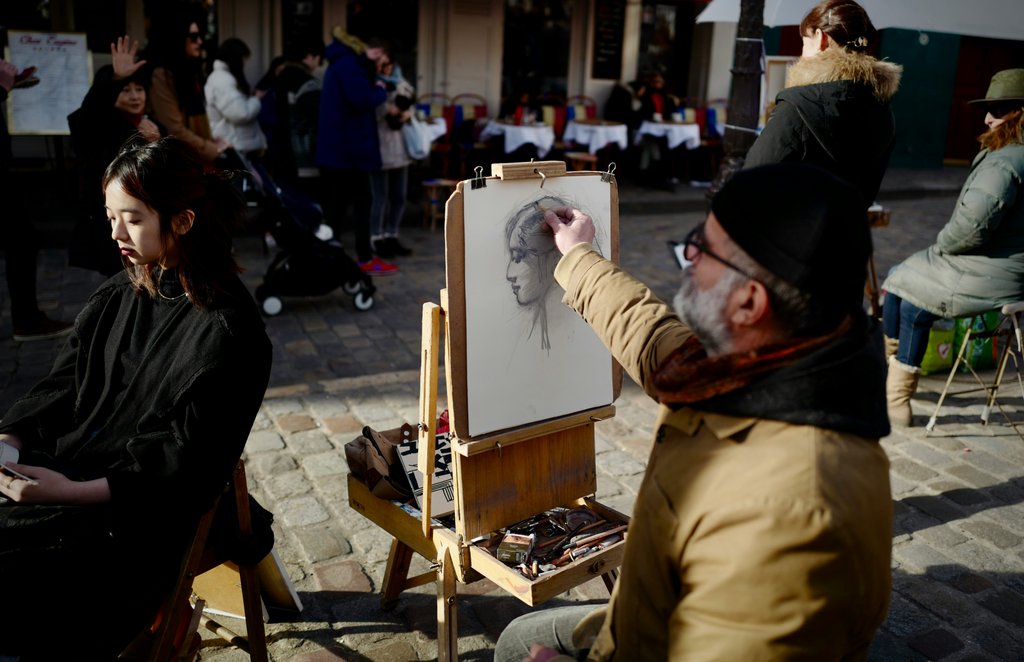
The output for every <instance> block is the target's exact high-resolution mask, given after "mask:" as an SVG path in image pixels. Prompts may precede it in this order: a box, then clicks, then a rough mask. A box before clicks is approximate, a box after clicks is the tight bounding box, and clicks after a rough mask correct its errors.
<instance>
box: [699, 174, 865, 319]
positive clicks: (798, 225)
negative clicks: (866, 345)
mask: <svg viewBox="0 0 1024 662" xmlns="http://www.w3.org/2000/svg"><path fill="white" fill-rule="evenodd" d="M711 211H712V212H713V213H714V215H715V218H716V219H718V222H719V224H721V226H722V228H723V229H724V230H725V231H726V233H727V234H728V235H729V237H730V238H731V239H732V240H733V241H734V242H736V244H737V245H738V246H739V247H740V248H742V249H743V250H744V251H745V252H746V253H747V255H749V256H750V257H751V258H753V259H754V260H755V261H756V262H757V263H758V264H760V265H761V266H762V267H764V268H765V269H767V270H768V271H770V272H771V273H773V274H774V275H776V276H777V277H779V278H780V279H782V280H784V281H786V282H787V283H789V284H790V285H793V286H794V287H796V288H797V289H798V290H800V291H801V292H805V293H807V294H809V295H811V298H812V301H815V302H816V303H817V305H818V306H820V307H822V308H827V309H830V310H832V311H835V310H837V309H839V308H842V309H849V308H850V307H851V306H860V305H861V304H862V301H863V296H864V283H865V280H866V278H867V261H868V258H869V257H870V255H871V230H870V229H869V227H868V220H867V215H866V213H865V210H864V203H863V202H862V200H861V196H860V193H858V191H857V189H856V188H854V187H853V185H851V184H849V183H847V182H846V181H845V180H842V179H839V178H838V177H836V176H835V175H833V174H831V173H829V172H828V171H826V170H823V169H822V168H819V167H817V166H812V165H807V164H802V163H777V164H772V165H766V166H760V167H757V168H751V169H749V170H741V171H740V172H738V173H736V175H734V176H733V177H732V179H730V180H729V181H728V182H726V183H725V185H724V186H722V188H721V190H720V191H719V192H718V193H717V194H716V195H715V197H714V199H712V201H711Z"/></svg>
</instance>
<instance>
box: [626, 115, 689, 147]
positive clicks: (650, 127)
mask: <svg viewBox="0 0 1024 662" xmlns="http://www.w3.org/2000/svg"><path fill="white" fill-rule="evenodd" d="M645 135H647V136H655V137H657V138H661V137H664V138H667V139H668V148H669V149H675V148H676V147H679V146H680V145H686V149H697V148H698V147H700V127H699V126H698V125H696V124H677V123H676V122H651V121H650V120H644V123H643V124H641V125H640V128H639V129H637V131H636V138H634V140H633V142H634V143H636V144H640V140H641V139H642V138H643V136H645Z"/></svg>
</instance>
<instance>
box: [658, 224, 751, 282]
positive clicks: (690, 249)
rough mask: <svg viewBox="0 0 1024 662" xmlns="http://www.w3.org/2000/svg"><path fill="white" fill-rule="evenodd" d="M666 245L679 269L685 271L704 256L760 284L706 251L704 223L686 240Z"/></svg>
mask: <svg viewBox="0 0 1024 662" xmlns="http://www.w3.org/2000/svg"><path fill="white" fill-rule="evenodd" d="M668 244H669V247H670V248H671V249H672V255H673V257H675V259H676V263H677V264H678V265H679V268H680V269H685V268H686V267H688V266H689V265H691V264H693V261H694V260H696V259H697V256H698V255H706V256H707V257H710V258H711V259H713V260H717V261H719V262H721V263H722V264H724V265H725V266H727V267H729V268H730V269H732V270H733V271H736V272H738V273H741V274H743V275H744V276H746V277H747V278H749V279H750V280H756V281H759V282H760V279H759V278H756V277H754V276H752V275H751V274H750V273H749V272H747V271H746V270H745V269H742V268H740V267H738V266H736V265H735V264H733V263H732V262H730V261H729V260H726V259H725V258H724V257H722V256H720V255H716V254H715V253H713V252H712V251H711V250H710V249H708V245H707V242H705V241H704V223H701V224H700V225H698V226H697V227H695V228H694V229H692V230H690V234H688V235H686V238H685V239H683V240H682V241H670V242H668Z"/></svg>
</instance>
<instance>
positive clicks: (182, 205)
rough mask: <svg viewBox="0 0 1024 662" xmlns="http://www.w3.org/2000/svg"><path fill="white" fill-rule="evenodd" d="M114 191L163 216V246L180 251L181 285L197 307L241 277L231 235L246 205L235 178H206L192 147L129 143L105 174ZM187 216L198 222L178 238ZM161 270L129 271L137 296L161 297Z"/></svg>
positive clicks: (174, 142)
mask: <svg viewBox="0 0 1024 662" xmlns="http://www.w3.org/2000/svg"><path fill="white" fill-rule="evenodd" d="M108 186H121V188H123V189H124V192H125V193H127V194H128V195H130V196H131V197H133V198H135V199H136V200H139V201H140V202H142V203H144V204H145V205H146V206H147V207H149V208H150V209H152V210H153V211H155V212H156V213H157V215H158V216H159V218H160V236H161V239H162V240H163V245H164V246H165V249H166V247H167V246H170V245H175V246H176V248H177V252H178V265H177V271H178V279H179V280H180V281H181V286H182V287H183V288H184V290H185V292H186V293H187V294H188V295H189V299H190V300H191V302H192V303H193V304H194V305H195V306H197V307H199V308H208V307H209V306H210V305H211V304H212V303H213V300H214V298H215V296H216V294H217V293H218V292H221V291H224V290H226V289H227V288H228V283H229V281H230V279H232V278H233V277H234V274H236V273H238V272H239V271H241V269H240V268H239V266H238V264H237V263H236V262H235V258H234V257H233V256H232V254H231V232H232V230H233V229H234V228H235V227H237V224H238V222H239V221H240V219H241V214H242V211H243V210H244V208H245V206H244V201H243V200H242V198H241V195H240V194H239V193H238V192H237V190H236V189H235V188H234V187H233V186H232V185H231V182H230V179H229V175H227V174H221V173H214V174H206V173H204V171H203V163H202V161H201V160H200V159H199V157H198V155H197V154H196V152H195V150H193V149H192V148H191V147H190V146H189V145H187V144H186V143H184V142H182V141H181V140H179V139H177V138H174V137H167V138H161V139H160V140H157V141H156V142H152V143H147V144H138V141H131V142H129V143H128V144H127V145H126V146H125V147H124V148H123V149H122V150H121V153H120V154H118V155H117V157H116V158H114V160H113V161H112V162H111V163H110V165H109V166H107V170H106V172H104V173H103V190H104V191H106V189H107V187H108ZM185 210H191V211H192V212H193V213H194V214H195V218H194V220H193V221H192V226H191V228H189V229H188V231H187V232H185V233H184V234H177V233H175V231H174V228H173V221H174V218H175V217H176V216H178V214H180V213H181V212H183V211H185ZM156 266H157V265H156V264H154V263H151V264H148V265H129V266H128V267H127V269H128V273H129V278H130V279H131V281H132V284H133V285H134V286H135V288H136V290H137V291H142V290H145V291H146V292H148V293H149V294H150V295H151V296H156V294H157V286H158V283H157V281H156V278H155V277H154V273H153V270H154V268H155V267H156Z"/></svg>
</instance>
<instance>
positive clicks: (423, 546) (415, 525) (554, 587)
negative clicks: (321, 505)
mask: <svg viewBox="0 0 1024 662" xmlns="http://www.w3.org/2000/svg"><path fill="white" fill-rule="evenodd" d="M348 499H349V505H350V506H351V507H352V509H353V510H355V511H356V512H358V513H359V514H360V515H362V516H363V517H366V518H367V519H369V520H370V521H372V522H374V523H375V524H377V526H379V527H381V528H382V529H384V530H385V531H387V532H388V533H390V534H391V535H392V536H394V537H395V539H397V540H399V541H400V542H402V543H405V544H406V545H408V546H409V547H410V548H412V549H413V550H414V551H415V552H416V553H417V554H419V555H420V556H422V557H424V558H426V559H428V560H431V561H435V560H438V557H439V555H438V550H439V548H441V547H449V548H451V549H452V550H453V551H452V556H453V557H457V558H458V560H456V566H457V572H458V575H459V578H460V581H462V582H463V583H471V582H473V581H476V580H477V579H479V578H480V577H481V576H483V577H486V578H488V579H490V580H491V581H493V582H494V583H495V584H496V585H497V586H498V587H499V588H501V589H502V590H504V591H507V592H508V593H509V594H511V595H513V596H515V597H516V598H518V599H519V600H522V601H523V602H525V603H526V604H528V605H530V606H535V605H538V604H540V603H542V602H544V601H546V600H549V599H551V598H553V597H555V596H557V595H560V594H562V593H565V592H566V591H568V590H569V589H571V588H573V587H575V586H579V585H580V584H583V583H585V582H588V581H590V580H591V579H593V578H594V577H599V576H601V575H602V574H605V573H607V572H611V571H612V570H615V569H616V568H618V567H619V565H620V564H621V563H622V556H623V553H624V551H625V545H626V541H625V540H620V541H619V542H617V543H615V544H613V545H610V546H608V547H606V548H605V549H602V550H599V551H597V552H594V553H592V554H588V555H587V556H585V557H583V558H580V559H577V560H576V561H573V562H571V563H568V564H566V565H564V566H562V567H561V568H558V569H557V570H553V571H551V572H549V573H546V574H544V575H542V576H540V577H538V578H536V579H527V578H526V577H525V576H523V575H522V573H520V572H519V571H518V570H516V569H515V568H512V567H509V566H507V565H505V564H504V563H502V562H501V561H499V560H498V559H497V558H495V557H494V556H493V555H492V554H491V553H490V552H489V551H488V550H486V549H484V548H482V547H477V546H476V545H460V542H459V536H458V534H456V532H455V531H453V530H452V529H444V528H437V527H435V528H433V529H432V530H431V534H432V535H431V536H430V538H427V537H425V536H424V535H423V528H422V522H421V521H420V520H419V519H417V518H415V517H413V516H412V515H410V514H409V513H408V512H406V511H405V510H402V509H401V508H399V507H398V506H396V505H395V504H394V503H392V502H390V501H387V500H386V499H381V498H379V497H376V496H374V495H373V494H372V493H371V492H370V490H369V488H367V487H366V485H365V484H364V483H363V482H362V481H361V480H359V479H358V478H356V477H354V476H353V475H351V474H349V476H348ZM568 505H570V506H573V507H576V506H586V507H587V508H590V509H591V510H593V511H594V512H596V513H597V514H599V515H601V516H602V517H604V518H605V519H607V520H610V521H613V522H622V523H628V522H629V517H627V516H626V515H623V514H622V513H620V512H618V511H616V510H613V509H611V508H609V507H607V506H605V505H603V504H601V503H599V502H598V501H595V500H594V499H592V498H590V497H584V498H582V499H577V500H576V501H574V502H573V503H571V504H568ZM460 551H461V554H460V553H459V552H460ZM460 561H461V562H460Z"/></svg>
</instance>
